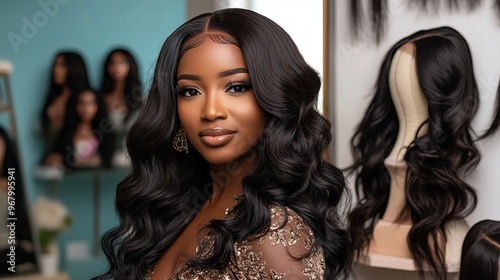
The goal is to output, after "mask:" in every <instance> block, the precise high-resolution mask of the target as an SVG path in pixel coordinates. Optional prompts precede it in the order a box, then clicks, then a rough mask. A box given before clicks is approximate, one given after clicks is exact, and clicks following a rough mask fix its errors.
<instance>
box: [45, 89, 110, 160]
mask: <svg viewBox="0 0 500 280" xmlns="http://www.w3.org/2000/svg"><path fill="white" fill-rule="evenodd" d="M84 92H91V93H92V94H94V96H95V101H96V103H97V112H96V115H95V117H94V119H93V120H92V132H93V133H94V136H95V137H96V138H97V140H98V141H99V149H98V152H99V155H100V157H101V164H102V166H103V167H111V159H112V157H113V152H114V150H115V149H114V142H115V141H114V132H113V129H112V127H111V124H110V122H109V120H108V115H107V110H106V104H105V103H104V100H103V99H102V96H101V95H100V93H98V92H96V91H93V90H90V89H86V90H83V91H81V92H79V93H76V94H73V95H72V96H71V97H70V98H69V99H68V103H67V105H66V116H65V118H64V126H63V128H62V129H61V132H60V135H59V137H58V139H57V146H56V148H55V151H56V152H58V153H60V154H61V155H62V156H63V160H64V165H65V166H66V167H68V168H78V165H77V164H76V162H75V147H74V143H73V137H74V136H75V134H76V130H77V127H78V124H79V123H80V122H81V120H80V117H79V116H78V112H77V109H76V108H77V106H78V102H79V98H80V96H81V95H82V93H84ZM97 167H101V166H97Z"/></svg>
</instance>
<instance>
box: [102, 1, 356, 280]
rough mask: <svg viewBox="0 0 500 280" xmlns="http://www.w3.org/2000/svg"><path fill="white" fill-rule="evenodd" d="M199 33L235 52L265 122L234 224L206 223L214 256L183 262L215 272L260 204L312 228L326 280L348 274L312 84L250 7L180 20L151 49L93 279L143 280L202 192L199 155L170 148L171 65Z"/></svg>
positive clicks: (323, 123)
mask: <svg viewBox="0 0 500 280" xmlns="http://www.w3.org/2000/svg"><path fill="white" fill-rule="evenodd" d="M207 32H209V33H211V34H208V35H207V37H208V38H209V39H212V40H216V41H217V42H219V43H234V44H237V45H238V46H239V47H240V48H241V51H242V53H243V56H244V58H245V61H246V63H247V66H248V70H249V74H250V77H251V81H252V87H253V89H254V92H255V96H256V100H257V102H258V104H259V105H260V107H261V108H262V110H263V111H264V112H265V114H266V116H267V118H266V125H265V127H264V129H263V131H262V133H261V135H260V137H259V140H258V143H257V145H256V147H255V148H254V149H253V152H254V153H255V155H256V159H257V163H256V166H255V167H254V170H252V171H250V174H248V175H247V176H246V177H245V178H244V180H243V193H244V195H243V199H242V200H241V201H240V202H239V203H238V204H237V205H236V206H235V207H234V209H233V211H234V212H233V213H234V218H231V219H229V220H213V221H212V222H211V223H210V226H209V229H210V230H211V231H212V232H213V233H214V234H215V239H216V240H217V242H216V243H215V245H214V254H212V255H210V256H206V258H204V257H202V258H196V259H191V260H190V261H189V265H190V266H191V267H194V268H197V269H207V268H209V269H221V268H223V267H224V266H226V265H227V264H228V262H229V261H230V260H231V259H232V258H233V257H234V256H235V253H236V252H235V251H234V243H235V242H238V241H242V240H245V239H246V238H248V237H250V236H252V235H254V234H257V233H262V231H265V230H266V229H268V228H269V225H270V218H271V214H270V210H269V206H270V205H279V206H288V207H290V208H292V209H293V210H294V211H296V212H297V214H299V215H300V216H301V217H302V218H303V220H304V222H305V223H306V224H307V225H308V226H309V227H310V228H311V229H312V231H313V233H314V237H315V243H314V248H322V250H323V252H324V258H325V263H326V268H325V275H324V277H325V279H341V278H347V277H348V275H349V272H350V271H351V262H352V250H351V248H352V246H351V242H350V241H349V235H348V232H347V231H346V229H345V228H344V226H343V225H342V222H341V220H340V215H339V213H338V211H339V207H338V206H339V204H340V203H341V202H345V201H344V200H343V199H342V198H343V197H344V194H345V192H346V191H347V189H346V185H345V179H344V176H343V174H342V172H341V171H340V170H339V169H338V168H336V167H335V166H333V165H332V164H330V163H329V162H327V161H326V160H325V159H324V158H323V153H324V152H325V149H326V148H327V147H328V145H329V144H330V142H331V138H332V136H331V134H330V129H331V125H330V122H329V121H328V120H326V119H325V118H324V117H323V116H322V115H321V114H319V113H318V112H317V110H316V109H315V105H316V103H317V97H318V92H319V89H320V84H321V81H320V78H319V76H318V74H317V73H316V72H315V71H314V70H313V69H312V68H311V67H310V66H309V65H308V64H307V63H306V62H305V61H304V59H303V57H302V55H301V54H300V52H299V50H298V48H297V46H296V45H295V44H294V42H293V41H292V39H291V38H290V37H289V35H288V34H287V33H286V32H285V31H284V30H283V29H282V28H281V27H279V26H278V25H277V24H276V23H274V22H273V21H271V20H270V19H268V18H266V17H264V16H262V15H259V14H257V13H255V12H252V11H250V10H243V9H225V10H218V11H215V12H214V13H211V14H203V15H200V16H198V17H195V18H193V19H191V20H189V21H187V22H186V23H184V24H183V25H181V26H180V27H179V28H178V29H177V30H175V31H174V32H173V33H172V34H171V35H170V36H169V37H168V39H167V40H166V42H165V43H164V45H163V47H162V49H161V51H160V55H159V57H158V62H157V65H156V69H155V74H154V78H153V82H152V85H151V89H150V90H149V93H148V97H147V101H146V103H145V106H144V108H143V110H141V112H140V114H139V116H138V119H137V122H136V123H135V124H134V125H133V126H132V128H131V130H130V133H129V135H128V139H127V149H128V153H129V155H130V160H131V164H132V169H131V171H130V173H129V174H128V176H127V177H126V178H125V179H124V180H123V181H122V182H120V184H119V185H118V188H117V191H116V204H115V206H116V211H117V213H118V217H119V225H118V226H117V227H116V228H114V229H112V230H111V231H109V232H108V233H107V234H106V235H105V236H104V237H103V239H102V247H103V250H104V252H105V254H106V257H107V259H108V262H109V267H108V270H107V271H106V272H105V273H104V274H103V275H101V276H99V277H96V278H94V279H107V278H114V279H141V278H143V277H144V275H145V274H146V272H147V271H148V270H149V269H152V268H153V266H154V264H155V263H156V262H157V261H158V260H159V258H160V257H161V256H162V255H163V254H164V253H165V251H166V250H167V249H168V248H169V247H170V246H171V245H172V244H173V242H174V241H175V240H176V238H177V237H178V236H179V234H180V233H181V232H182V230H183V229H184V228H185V227H186V225H187V224H188V223H189V221H190V220H191V219H192V218H193V217H194V216H195V215H196V213H197V212H198V210H199V209H200V207H201V205H202V204H203V202H204V201H205V200H206V199H207V198H208V197H209V196H210V194H211V185H212V183H211V182H212V181H211V177H210V174H209V172H210V171H209V166H208V163H207V162H206V161H205V159H203V157H202V156H201V155H200V154H199V153H198V152H197V151H196V150H195V149H194V148H193V147H192V146H191V147H190V149H189V154H184V153H182V154H181V153H179V152H177V151H176V150H174V148H173V147H172V140H173V138H174V136H175V133H176V132H177V130H178V129H179V126H180V122H179V117H178V115H177V101H176V100H177V94H176V83H177V81H176V72H177V65H178V63H179V60H180V58H181V55H182V50H185V49H186V45H189V43H188V44H185V43H186V42H187V41H188V40H190V39H191V38H193V37H195V36H198V35H200V34H202V37H203V36H205V34H206V33H207ZM214 34H215V35H214ZM217 34H218V35H220V34H226V35H225V36H218V35H217ZM227 35H229V36H227ZM226 37H231V38H232V39H229V40H228V39H227V38H226ZM193 41H197V40H191V42H193ZM188 47H189V46H188ZM346 198H347V197H346Z"/></svg>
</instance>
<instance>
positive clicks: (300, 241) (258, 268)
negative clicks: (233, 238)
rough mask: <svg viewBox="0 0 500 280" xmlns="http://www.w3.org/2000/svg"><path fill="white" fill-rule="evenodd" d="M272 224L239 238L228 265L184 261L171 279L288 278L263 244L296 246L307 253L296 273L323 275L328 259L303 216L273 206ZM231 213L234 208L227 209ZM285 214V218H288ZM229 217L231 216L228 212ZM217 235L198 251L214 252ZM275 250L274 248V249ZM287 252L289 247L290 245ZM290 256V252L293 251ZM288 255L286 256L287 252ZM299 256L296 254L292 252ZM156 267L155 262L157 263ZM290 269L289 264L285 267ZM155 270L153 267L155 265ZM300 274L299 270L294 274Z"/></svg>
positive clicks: (206, 239) (317, 277) (308, 276)
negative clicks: (265, 252)
mask: <svg viewBox="0 0 500 280" xmlns="http://www.w3.org/2000/svg"><path fill="white" fill-rule="evenodd" d="M270 211H271V225H270V228H269V231H268V232H267V233H260V234H257V235H255V236H253V237H251V238H248V239H247V240H244V241H241V242H236V243H235V244H234V249H235V252H236V256H235V259H231V261H230V262H229V264H228V265H227V267H225V268H224V269H222V270H220V271H219V270H215V269H209V270H196V269H193V268H190V267H188V266H187V265H186V264H183V265H182V266H181V267H180V268H179V270H177V271H176V272H174V273H173V274H172V276H171V277H170V278H169V279H170V280H173V279H177V280H188V279H189V280H202V279H221V280H233V279H238V280H261V279H268V278H269V279H272V280H283V279H286V278H287V273H285V272H283V271H279V270H278V269H277V268H276V267H270V266H269V263H268V261H267V260H266V259H265V256H264V255H263V253H262V252H261V251H260V250H259V249H260V246H283V247H290V248H297V249H299V251H300V252H302V251H304V252H305V254H304V255H303V256H301V257H299V259H301V261H299V262H298V264H300V263H301V264H302V265H299V266H300V267H293V268H292V270H294V269H297V271H296V273H300V274H302V275H303V277H305V278H304V279H309V280H313V279H314V280H321V279H323V275H324V271H325V260H324V255H323V250H322V249H321V248H319V249H312V250H311V248H312V244H314V234H313V233H312V230H311V229H310V228H309V227H308V226H307V225H306V224H305V223H304V221H303V220H302V218H301V217H300V216H299V215H297V214H296V213H295V212H294V211H293V210H292V209H290V208H288V207H279V206H271V207H270ZM228 212H229V214H230V213H231V211H228ZM285 218H286V222H285ZM226 219H228V217H227V216H226ZM214 245H215V237H214V236H213V234H210V233H208V234H207V235H205V236H204V237H203V238H202V239H201V240H200V244H199V245H198V247H197V255H198V256H202V257H206V256H209V255H210V254H213V250H214ZM271 251H274V249H271ZM287 252H288V249H287ZM290 256H291V255H290ZM284 257H285V258H286V256H284ZM291 257H293V259H296V256H291ZM155 267H156V266H155ZM282 269H288V267H285V268H282ZM152 271H154V268H153V269H152ZM152 275H153V273H148V274H147V275H146V278H145V280H151V276H152ZM293 275H297V276H298V274H295V272H294V274H293Z"/></svg>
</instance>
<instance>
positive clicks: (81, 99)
mask: <svg viewBox="0 0 500 280" xmlns="http://www.w3.org/2000/svg"><path fill="white" fill-rule="evenodd" d="M98 110H99V106H98V104H97V96H96V94H95V92H93V91H91V90H85V91H82V92H81V93H80V94H79V95H78V100H77V103H76V114H77V116H78V119H79V121H80V122H81V123H92V121H93V120H94V119H95V117H96V115H97V112H98ZM101 110H102V109H101Z"/></svg>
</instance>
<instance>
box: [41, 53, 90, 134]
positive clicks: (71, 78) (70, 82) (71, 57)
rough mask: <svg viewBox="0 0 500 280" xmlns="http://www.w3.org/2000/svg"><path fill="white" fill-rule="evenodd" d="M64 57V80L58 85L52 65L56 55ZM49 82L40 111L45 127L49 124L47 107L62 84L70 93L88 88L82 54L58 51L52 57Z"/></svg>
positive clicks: (59, 92) (55, 96)
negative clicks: (65, 69) (65, 70)
mask: <svg viewBox="0 0 500 280" xmlns="http://www.w3.org/2000/svg"><path fill="white" fill-rule="evenodd" d="M60 56H62V57H63V58H64V63H65V64H66V68H67V72H66V82H65V84H64V85H58V84H56V83H55V82H54V71H53V70H54V67H55V65H56V60H57V58H58V57H60ZM51 70H52V72H51V76H50V84H49V89H48V91H47V96H46V98H45V103H44V105H43V111H42V125H43V127H44V129H46V128H47V127H48V125H49V116H48V115H47V109H48V107H49V106H50V105H51V104H52V102H54V100H55V99H56V98H57V97H58V96H59V95H61V93H62V91H63V87H64V86H68V87H69V89H70V91H71V93H72V94H74V93H79V92H81V91H82V90H84V89H87V88H90V83H89V78H88V76H87V67H86V66H85V62H84V60H83V58H82V56H81V55H80V54H79V53H77V52H69V51H67V52H60V53H58V54H57V55H56V56H55V58H54V63H53V65H52V68H51Z"/></svg>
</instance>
